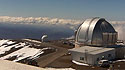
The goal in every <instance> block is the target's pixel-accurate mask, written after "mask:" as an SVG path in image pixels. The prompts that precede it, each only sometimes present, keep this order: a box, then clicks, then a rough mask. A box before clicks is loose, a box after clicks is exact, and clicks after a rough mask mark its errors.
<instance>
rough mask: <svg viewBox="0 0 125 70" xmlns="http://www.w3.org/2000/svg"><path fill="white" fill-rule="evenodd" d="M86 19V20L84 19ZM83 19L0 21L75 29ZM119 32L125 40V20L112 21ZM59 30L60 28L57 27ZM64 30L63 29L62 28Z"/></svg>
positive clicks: (12, 19) (34, 18) (1, 19)
mask: <svg viewBox="0 0 125 70" xmlns="http://www.w3.org/2000/svg"><path fill="white" fill-rule="evenodd" d="M83 21H84V20H83ZM83 21H81V20H71V19H59V18H49V17H9V16H0V23H13V24H40V25H42V24H44V25H54V26H55V25H59V26H62V27H65V26H67V27H69V28H70V29H72V30H75V29H76V28H77V27H78V26H79V25H80V24H81V23H82V22H83ZM110 23H111V24H112V25H113V26H114V28H115V29H116V31H117V32H118V37H119V39H121V40H125V36H124V35H125V33H124V30H125V21H110ZM57 30H58V29H57ZM62 31H63V30H62Z"/></svg>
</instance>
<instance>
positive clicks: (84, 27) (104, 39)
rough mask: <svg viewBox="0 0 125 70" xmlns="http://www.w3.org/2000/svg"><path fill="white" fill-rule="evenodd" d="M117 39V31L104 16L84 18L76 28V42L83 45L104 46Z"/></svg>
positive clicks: (113, 42)
mask: <svg viewBox="0 0 125 70" xmlns="http://www.w3.org/2000/svg"><path fill="white" fill-rule="evenodd" d="M116 41H117V32H116V31H115V29H114V28H113V26H112V25H111V24H110V23H109V22H107V21H106V20H105V19H104V18H98V17H96V18H92V19H86V20H85V21H84V22H83V23H82V24H81V25H80V26H79V28H78V30H77V33H76V43H77V44H83V45H94V46H105V45H113V44H115V42H116Z"/></svg>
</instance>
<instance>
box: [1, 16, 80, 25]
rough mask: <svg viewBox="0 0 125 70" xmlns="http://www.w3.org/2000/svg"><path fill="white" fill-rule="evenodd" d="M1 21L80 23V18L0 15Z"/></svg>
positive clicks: (17, 22)
mask: <svg viewBox="0 0 125 70" xmlns="http://www.w3.org/2000/svg"><path fill="white" fill-rule="evenodd" d="M0 22H4V23H15V24H66V25H67V24H72V25H76V24H80V23H81V21H80V20H71V19H58V18H48V17H9V16H0Z"/></svg>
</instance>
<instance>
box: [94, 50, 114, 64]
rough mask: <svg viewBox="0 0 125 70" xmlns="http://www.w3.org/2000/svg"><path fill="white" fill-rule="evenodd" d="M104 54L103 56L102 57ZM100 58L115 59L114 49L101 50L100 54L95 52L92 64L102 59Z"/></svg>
mask: <svg viewBox="0 0 125 70" xmlns="http://www.w3.org/2000/svg"><path fill="white" fill-rule="evenodd" d="M103 56H104V58H103ZM102 59H106V60H112V59H115V50H111V51H107V52H103V53H100V54H96V55H95V57H94V59H93V61H94V65H98V61H99V60H102Z"/></svg>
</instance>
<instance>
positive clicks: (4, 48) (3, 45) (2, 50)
mask: <svg viewBox="0 0 125 70" xmlns="http://www.w3.org/2000/svg"><path fill="white" fill-rule="evenodd" d="M0 41H1V43H0V44H1V46H0V54H4V53H5V52H7V51H10V49H11V48H19V47H23V46H24V45H25V43H19V44H14V43H15V42H13V41H9V40H0ZM10 44H13V45H10ZM8 45H10V46H8Z"/></svg>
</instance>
